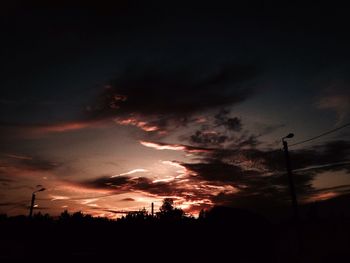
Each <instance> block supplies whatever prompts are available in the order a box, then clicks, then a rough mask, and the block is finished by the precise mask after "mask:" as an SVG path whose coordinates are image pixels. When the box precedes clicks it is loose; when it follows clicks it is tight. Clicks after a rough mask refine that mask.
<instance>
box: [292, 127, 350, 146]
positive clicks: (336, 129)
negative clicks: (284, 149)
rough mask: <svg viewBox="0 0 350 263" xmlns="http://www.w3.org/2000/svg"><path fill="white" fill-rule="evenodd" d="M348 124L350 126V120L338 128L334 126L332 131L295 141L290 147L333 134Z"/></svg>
mask: <svg viewBox="0 0 350 263" xmlns="http://www.w3.org/2000/svg"><path fill="white" fill-rule="evenodd" d="M348 126H350V122H349V123H346V124H344V125H342V126H339V127H337V128H334V129H333V130H330V131H327V132H324V133H321V134H319V135H317V136H314V137H312V138H309V139H307V140H303V141H300V142H296V143H293V144H291V145H289V147H292V146H296V145H299V144H303V143H306V142H310V141H313V140H316V139H318V138H321V137H323V136H325V135H328V134H331V133H333V132H336V131H338V130H340V129H343V128H346V127H348Z"/></svg>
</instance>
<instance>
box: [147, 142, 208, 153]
mask: <svg viewBox="0 0 350 263" xmlns="http://www.w3.org/2000/svg"><path fill="white" fill-rule="evenodd" d="M140 144H142V145H143V146H145V147H149V148H153V149H156V150H171V151H184V152H188V153H206V152H209V151H211V150H210V149H206V148H201V147H193V146H189V145H184V144H169V143H161V142H146V141H140Z"/></svg>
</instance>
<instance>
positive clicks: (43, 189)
mask: <svg viewBox="0 0 350 263" xmlns="http://www.w3.org/2000/svg"><path fill="white" fill-rule="evenodd" d="M45 190H46V189H45V188H41V189H39V190H36V191H34V192H33V193H32V201H31V202H30V208H29V218H31V217H32V216H33V208H34V202H35V193H37V192H42V191H45Z"/></svg>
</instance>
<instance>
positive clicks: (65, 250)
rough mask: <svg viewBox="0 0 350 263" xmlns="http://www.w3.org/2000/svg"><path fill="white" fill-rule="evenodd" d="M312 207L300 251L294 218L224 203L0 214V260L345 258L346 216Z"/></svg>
mask: <svg viewBox="0 0 350 263" xmlns="http://www.w3.org/2000/svg"><path fill="white" fill-rule="evenodd" d="M316 210H317V208H315V206H311V207H308V208H307V211H309V213H306V217H304V218H303V219H302V220H301V224H300V225H298V228H299V233H300V234H301V239H302V247H301V249H300V246H299V245H298V244H299V243H298V238H297V235H296V233H297V232H296V225H295V224H294V222H293V221H292V220H284V221H279V222H273V223H272V222H270V221H269V220H267V219H266V218H265V217H262V216H260V215H258V214H255V213H252V212H249V211H247V210H243V209H237V208H228V207H214V208H212V209H210V210H206V211H204V210H202V211H201V213H200V215H199V217H198V218H194V217H192V216H189V215H186V214H185V213H184V211H183V210H181V209H178V208H175V207H174V206H173V203H172V200H171V199H165V200H164V202H163V205H162V206H161V207H160V210H159V211H158V212H156V213H155V214H154V215H153V216H152V215H151V214H150V213H148V212H147V211H146V210H145V209H141V210H140V211H138V212H131V213H129V214H127V215H125V216H123V217H121V218H119V219H118V220H111V219H108V218H99V217H92V216H90V215H87V214H83V213H81V212H76V213H72V214H70V213H69V212H67V211H64V212H63V213H62V214H61V215H60V216H59V217H56V218H52V217H51V216H49V215H48V214H41V213H36V214H35V215H34V216H33V218H28V217H25V216H16V217H7V216H5V215H1V216H0V233H1V235H0V245H1V253H0V262H24V261H28V260H29V261H30V260H31V259H33V258H35V257H36V255H40V257H39V258H42V259H45V261H46V262H67V261H68V262H70V261H78V262H80V261H88V262H91V261H96V262H102V261H107V260H108V262H120V261H122V259H124V261H125V262H141V261H142V262H339V261H340V258H343V257H348V256H349V252H348V247H349V244H350V239H349V236H350V220H349V218H348V217H346V216H345V217H342V216H341V215H337V216H333V217H328V218H322V217H319V216H318V215H317V212H316ZM43 261H44V260H43ZM343 262H344V261H343Z"/></svg>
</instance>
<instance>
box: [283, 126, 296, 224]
mask: <svg viewBox="0 0 350 263" xmlns="http://www.w3.org/2000/svg"><path fill="white" fill-rule="evenodd" d="M293 137H294V134H293V133H290V134H288V135H287V136H286V137H283V138H282V143H283V149H284V154H285V157H286V168H287V176H288V183H289V190H290V195H291V198H292V205H293V213H294V219H295V220H299V210H298V201H297V195H296V192H295V186H294V180H293V174H292V168H291V164H290V158H289V151H288V143H287V142H286V141H285V140H284V139H289V138H293Z"/></svg>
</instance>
